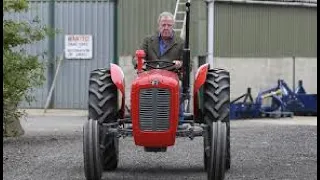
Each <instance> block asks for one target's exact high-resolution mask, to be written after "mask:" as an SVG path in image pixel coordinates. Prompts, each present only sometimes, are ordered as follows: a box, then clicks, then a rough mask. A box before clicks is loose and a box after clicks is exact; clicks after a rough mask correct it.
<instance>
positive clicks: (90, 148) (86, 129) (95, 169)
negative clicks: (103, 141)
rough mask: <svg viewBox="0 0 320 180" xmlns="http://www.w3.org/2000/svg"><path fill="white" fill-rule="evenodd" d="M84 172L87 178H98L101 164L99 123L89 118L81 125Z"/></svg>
mask: <svg viewBox="0 0 320 180" xmlns="http://www.w3.org/2000/svg"><path fill="white" fill-rule="evenodd" d="M83 157H84V172H85V176H86V179H87V180H100V179H101V176H102V166H101V157H100V144H99V124H98V123H97V121H94V120H92V119H89V121H86V122H85V124H84V126H83Z"/></svg>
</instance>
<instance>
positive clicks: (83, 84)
mask: <svg viewBox="0 0 320 180" xmlns="http://www.w3.org/2000/svg"><path fill="white" fill-rule="evenodd" d="M49 2H50V1H48V0H43V1H40V0H39V1H34V0H33V1H30V10H29V11H28V12H27V13H21V14H14V15H11V17H13V18H14V19H19V18H20V19H21V18H22V17H23V18H24V19H28V20H31V19H33V18H34V17H35V16H36V15H38V16H39V17H40V19H42V24H45V25H48V24H49V22H50V18H52V17H50V13H49V12H50V5H49ZM114 10H115V3H114V1H113V0H90V1H89V0H81V1H80V0H57V1H55V3H54V24H55V28H56V29H58V30H59V31H60V32H59V33H58V34H57V35H56V37H55V39H54V47H53V49H50V45H49V41H48V40H46V41H44V42H42V43H38V44H36V45H34V46H27V47H28V48H27V50H28V53H30V52H31V53H32V52H35V51H38V52H41V51H43V50H48V49H50V50H52V51H54V55H55V60H54V61H55V65H57V62H58V61H57V60H58V58H59V57H61V56H63V49H64V36H65V34H90V35H92V37H93V59H90V60H78V59H77V60H72V59H71V60H70V59H68V60H67V59H64V61H63V63H62V65H61V67H60V70H59V74H58V76H57V80H56V86H55V90H54V98H53V100H54V108H72V109H86V108H87V99H88V82H89V73H90V71H91V70H93V69H96V68H103V67H109V63H110V62H113V61H114V59H115V57H114V56H115V55H114V45H115V41H114V40H115V38H114V37H115V36H114ZM45 59H48V57H47V56H46V57H45ZM47 61H48V60H47ZM46 75H47V74H46ZM53 76H54V74H52V77H53ZM47 79H48V77H47ZM48 89H49V88H48V85H47V82H45V83H44V86H43V87H42V88H40V89H38V90H37V91H36V93H35V96H36V99H37V102H35V103H32V104H31V105H30V106H29V105H28V104H26V103H22V104H21V107H23V108H43V107H44V105H45V101H46V98H47V94H48Z"/></svg>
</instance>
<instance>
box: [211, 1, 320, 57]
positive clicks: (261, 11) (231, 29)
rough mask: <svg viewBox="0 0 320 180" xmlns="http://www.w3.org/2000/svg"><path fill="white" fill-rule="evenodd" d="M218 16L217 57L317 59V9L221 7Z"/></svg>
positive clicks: (231, 5)
mask: <svg viewBox="0 0 320 180" xmlns="http://www.w3.org/2000/svg"><path fill="white" fill-rule="evenodd" d="M215 12H216V17H215V27H216V28H215V37H216V39H215V40H216V42H215V47H216V48H215V56H218V57H291V56H297V57H316V56H317V8H311V7H310V8H306V7H297V6H275V5H253V4H232V3H231V4H230V3H217V8H216V11H215Z"/></svg>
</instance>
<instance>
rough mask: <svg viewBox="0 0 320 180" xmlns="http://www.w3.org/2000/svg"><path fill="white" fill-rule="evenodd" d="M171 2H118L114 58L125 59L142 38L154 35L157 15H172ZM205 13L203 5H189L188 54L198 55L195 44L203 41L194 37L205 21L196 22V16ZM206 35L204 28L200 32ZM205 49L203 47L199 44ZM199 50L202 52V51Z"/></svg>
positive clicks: (145, 0)
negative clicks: (116, 42)
mask: <svg viewBox="0 0 320 180" xmlns="http://www.w3.org/2000/svg"><path fill="white" fill-rule="evenodd" d="M201 4H202V6H203V7H202V8H201V6H200V5H201ZM175 5H176V1H175V0H161V1H160V0H134V1H133V0H118V32H117V33H118V55H119V56H127V55H134V52H135V50H136V49H137V48H138V47H139V45H140V43H141V42H142V40H143V38H144V37H145V36H147V35H150V34H153V33H155V32H156V31H157V19H158V16H159V14H160V13H161V12H163V11H169V12H171V13H174V9H175ZM200 8H201V9H202V11H203V10H204V11H205V3H204V2H203V1H199V0H194V1H192V9H191V30H190V36H191V37H190V38H191V40H190V41H191V42H190V46H191V48H192V52H191V54H199V53H198V51H197V50H198V49H199V48H193V46H197V41H198V40H199V41H203V39H205V38H203V37H202V38H198V37H197V35H198V34H199V33H197V31H198V29H199V27H198V26H199V25H201V24H202V25H205V26H206V21H205V20H204V21H203V22H202V23H201V22H198V20H199V17H198V16H199V15H198V14H199V12H201V11H200V10H199V9H200ZM204 13H205V12H204ZM203 17H204V18H205V17H206V14H204V15H203ZM202 31H203V33H202V34H201V36H203V35H205V34H206V28H202ZM203 45H206V43H203ZM201 49H204V50H205V49H206V47H202V48H201Z"/></svg>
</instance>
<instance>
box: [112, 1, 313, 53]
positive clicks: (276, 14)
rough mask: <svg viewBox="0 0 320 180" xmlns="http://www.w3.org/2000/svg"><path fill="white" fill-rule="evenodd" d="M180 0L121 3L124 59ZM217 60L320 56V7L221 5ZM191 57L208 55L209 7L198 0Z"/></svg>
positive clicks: (120, 41) (120, 35)
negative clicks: (319, 50)
mask: <svg viewBox="0 0 320 180" xmlns="http://www.w3.org/2000/svg"><path fill="white" fill-rule="evenodd" d="M175 3H176V1H175V0H161V1H160V0H134V1H132V0H118V46H117V47H118V55H119V56H127V55H134V52H135V50H136V49H137V48H138V47H139V44H140V43H141V41H142V39H143V38H144V37H145V36H146V35H148V34H152V33H154V32H155V31H156V29H157V22H156V21H157V18H158V15H159V14H160V13H161V12H163V11H170V12H172V13H173V12H174V8H175ZM215 41H216V42H215V56H217V57H283V56H286V57H288V56H300V57H316V55H317V50H316V49H317V8H306V7H297V6H275V5H253V4H236V3H223V2H216V4H215ZM190 47H191V55H192V56H198V55H205V54H206V52H207V9H206V3H205V2H204V1H203V0H193V1H192V8H191V29H190Z"/></svg>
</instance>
